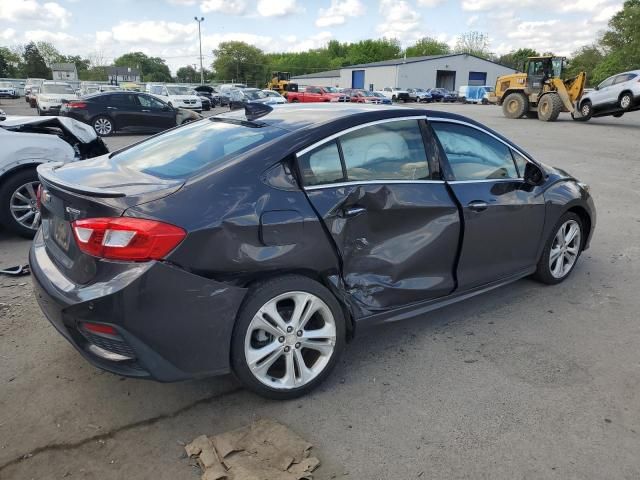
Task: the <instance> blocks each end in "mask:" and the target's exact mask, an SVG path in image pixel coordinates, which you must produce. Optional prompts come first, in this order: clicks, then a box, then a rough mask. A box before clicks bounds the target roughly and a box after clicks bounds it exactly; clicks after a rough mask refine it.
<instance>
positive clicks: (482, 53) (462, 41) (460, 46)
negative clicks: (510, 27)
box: [454, 31, 491, 58]
mask: <svg viewBox="0 0 640 480" xmlns="http://www.w3.org/2000/svg"><path fill="white" fill-rule="evenodd" d="M489 45H490V42H489V36H488V35H487V34H486V33H482V32H475V31H474V32H466V33H463V34H460V35H459V36H458V40H457V42H456V48H455V49H454V51H455V53H468V54H469V55H475V56H476V57H481V58H489V57H490V56H491V53H490V52H489Z"/></svg>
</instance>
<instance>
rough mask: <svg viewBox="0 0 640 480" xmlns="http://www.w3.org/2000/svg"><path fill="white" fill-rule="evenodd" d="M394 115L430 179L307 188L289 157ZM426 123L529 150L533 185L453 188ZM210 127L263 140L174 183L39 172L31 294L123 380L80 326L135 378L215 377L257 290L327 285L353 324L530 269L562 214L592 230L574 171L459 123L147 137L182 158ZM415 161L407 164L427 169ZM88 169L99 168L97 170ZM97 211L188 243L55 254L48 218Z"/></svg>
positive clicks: (84, 171)
mask: <svg viewBox="0 0 640 480" xmlns="http://www.w3.org/2000/svg"><path fill="white" fill-rule="evenodd" d="M407 119H410V121H411V122H416V125H418V126H419V128H418V130H417V131H418V132H419V137H420V140H419V143H418V145H423V148H424V152H425V154H426V158H427V163H428V172H429V173H428V175H426V176H422V177H420V178H412V179H408V180H402V179H397V180H384V179H382V180H352V181H335V182H324V183H319V184H315V185H309V184H307V183H306V180H305V178H306V177H305V172H304V171H303V168H302V167H301V165H300V154H301V152H304V151H308V150H309V149H311V150H312V151H313V149H314V148H316V146H322V145H324V144H325V143H327V142H329V141H330V140H331V139H336V138H337V139H338V140H339V139H340V136H341V135H342V134H343V133H344V132H347V131H352V130H353V129H354V128H355V129H358V128H360V127H363V126H367V125H370V124H376V125H377V124H379V123H381V122H382V123H385V124H386V123H388V122H391V123H393V122H395V121H396V120H397V121H400V120H403V121H407ZM431 121H451V122H458V123H464V124H465V125H470V126H473V127H474V128H477V129H482V130H483V131H485V132H487V133H488V134H490V135H492V136H493V137H495V138H496V139H498V140H499V141H500V142H502V143H503V144H504V145H506V146H507V147H508V148H512V149H515V150H517V151H518V152H519V153H521V154H522V155H524V156H526V160H527V162H530V163H532V164H534V165H535V168H536V169H539V171H540V172H541V175H542V177H543V178H542V180H541V181H540V182H538V184H536V185H532V184H529V183H527V182H525V180H524V179H523V178H514V179H509V180H505V179H489V180H486V181H481V182H461V181H456V177H455V171H454V169H453V168H452V165H451V164H450V163H449V161H448V157H447V154H446V153H445V150H444V149H443V147H442V145H441V142H440V141H439V140H438V137H437V136H436V134H435V133H434V131H433V130H432V128H431V124H430V122H431ZM217 123H220V124H221V125H222V126H220V128H221V129H223V130H224V129H225V128H229V129H230V131H232V132H236V130H238V129H240V130H242V128H247V129H250V130H248V131H249V133H250V134H251V135H264V139H263V140H262V141H259V142H257V143H256V144H255V145H252V146H249V147H247V148H242V149H240V150H238V151H237V152H236V153H234V154H233V155H227V156H223V157H221V159H220V160H219V161H217V160H216V161H213V160H212V161H211V162H210V163H207V164H205V165H204V166H203V167H202V168H197V169H194V170H193V171H192V172H189V173H188V174H184V175H182V174H180V175H178V176H176V175H175V172H176V171H180V169H178V168H177V167H175V168H174V166H173V165H172V164H171V162H169V163H163V164H162V165H163V166H162V168H165V169H166V168H169V167H167V165H169V166H170V167H171V169H170V171H169V173H168V174H167V176H166V177H163V175H164V173H162V172H165V171H164V170H162V172H161V173H158V171H155V173H154V171H151V170H149V169H147V165H146V164H145V166H144V168H142V169H140V171H132V170H131V169H130V163H128V162H129V159H128V157H126V156H121V155H119V154H115V155H113V156H110V157H102V158H99V159H94V160H89V161H88V162H83V163H84V165H83V166H82V167H80V166H78V167H73V166H71V167H69V166H65V167H61V168H59V169H49V170H47V169H45V168H42V169H41V170H40V175H41V180H42V182H43V184H44V186H45V188H47V189H48V191H49V192H50V194H51V197H52V199H51V204H50V205H51V206H50V207H47V206H46V205H45V207H44V209H43V219H44V222H43V228H42V231H41V232H40V233H39V234H38V237H37V239H36V242H35V243H34V246H33V248H32V251H31V261H32V264H34V268H33V274H34V279H35V283H36V284H37V287H36V289H37V292H38V298H39V301H40V303H41V306H42V308H43V311H45V313H46V314H47V316H48V317H49V319H50V320H51V321H52V323H54V325H56V328H58V329H59V330H60V331H61V332H62V333H63V334H64V335H65V337H67V338H68V339H69V340H70V341H71V342H72V343H73V344H74V345H75V346H76V348H78V349H79V350H80V351H81V352H82V354H83V355H84V356H85V357H86V358H88V359H89V360H90V361H92V362H93V363H94V364H96V365H98V366H100V367H101V368H105V369H107V370H112V371H116V372H118V373H120V374H131V372H127V371H123V368H122V366H123V363H117V362H116V363H113V362H111V363H109V362H107V361H105V360H104V359H101V358H97V357H96V356H95V355H94V354H93V353H92V352H91V351H89V350H87V348H88V347H87V341H86V339H84V340H83V338H84V337H82V334H80V333H78V325H79V324H80V323H81V322H82V321H88V320H89V319H91V321H99V322H104V323H108V324H110V325H114V326H115V327H116V328H117V329H118V331H119V332H121V334H122V336H123V337H124V338H125V339H126V340H127V342H128V343H129V345H130V346H131V348H132V350H133V351H134V353H135V357H136V358H135V364H136V365H137V367H138V368H139V370H140V372H142V373H139V374H138V375H137V376H141V377H151V378H156V379H160V380H165V381H168V380H177V379H182V378H189V377H194V376H201V375H210V374H217V373H221V372H225V371H228V370H229V368H230V367H229V365H230V362H229V355H230V341H231V335H232V332H233V326H234V322H235V319H236V315H237V313H238V311H239V310H240V309H241V308H242V305H243V302H244V301H245V299H246V298H247V294H248V292H250V291H251V288H252V286H253V285H254V284H255V283H256V282H261V281H267V280H268V279H270V278H274V277H277V276H280V275H284V274H287V273H298V274H302V275H306V276H308V277H311V278H313V279H314V280H317V281H319V282H321V283H323V284H324V285H326V286H327V287H328V288H329V289H330V290H331V291H332V292H333V294H334V295H335V296H336V298H337V299H338V300H339V302H340V304H341V305H342V307H343V308H344V311H345V313H346V314H347V316H348V318H349V320H350V324H351V325H350V326H351V331H353V330H356V331H357V330H358V329H360V328H362V327H366V326H370V325H374V324H377V323H381V322H389V321H396V320H400V319H404V318H409V317H411V316H415V315H420V314H422V313H425V312H428V311H430V310H433V309H435V308H439V307H441V306H444V305H448V304H451V303H454V302H457V301H460V300H462V299H465V298H469V297H471V296H473V295H477V294H479V293H482V292H484V291H487V290H490V289H492V288H496V287H498V286H500V285H504V284H506V283H509V282H512V281H515V280H517V279H518V278H522V277H523V276H525V275H528V274H530V273H532V272H533V270H534V269H535V264H536V263H537V261H538V258H539V257H540V254H541V251H542V248H543V245H544V241H545V239H546V238H547V236H548V235H549V232H550V231H551V229H552V228H553V226H554V225H555V223H556V222H557V219H558V218H559V217H560V215H562V213H564V212H566V211H567V210H568V209H570V208H579V209H582V211H583V212H584V215H586V216H587V217H588V218H589V222H590V223H589V226H588V231H587V232H585V233H586V234H587V235H586V236H587V238H586V239H585V246H588V243H589V240H590V236H591V232H592V231H593V228H594V227H595V209H594V206H593V201H592V200H591V197H590V196H589V194H588V192H587V191H586V190H585V189H584V188H583V187H581V186H580V185H579V184H578V182H577V181H576V180H575V179H574V178H573V177H571V176H570V175H568V174H566V173H565V172H561V171H558V170H555V169H552V168H550V167H546V166H543V165H541V164H539V163H537V162H535V161H534V160H532V159H531V157H530V156H528V155H527V154H526V153H524V152H522V150H521V149H518V148H517V147H516V146H515V145H513V144H511V143H510V142H509V141H508V140H506V139H504V138H503V137H501V136H500V135H499V134H497V133H495V132H492V131H491V130H489V129H486V127H483V126H481V125H479V124H477V123H476V122H473V121H471V120H469V119H466V118H464V117H461V116H458V115H453V114H444V113H442V112H438V113H437V117H435V116H434V117H432V116H431V112H429V111H426V110H416V109H405V108H384V107H383V108H380V107H376V106H369V105H359V104H342V105H313V104H311V105H298V106H294V107H293V108H291V106H288V105H285V106H282V107H274V109H273V112H271V113H269V114H268V115H266V116H264V117H262V118H259V119H258V120H256V121H251V122H248V121H247V120H246V119H244V117H243V114H242V112H240V111H235V112H231V113H229V114H225V115H224V116H222V117H217V118H216V117H214V119H213V120H208V119H207V120H202V121H200V122H196V123H193V124H190V125H189V126H187V127H181V128H178V129H174V130H172V131H171V132H169V133H167V134H163V135H160V136H157V137H154V138H155V139H160V140H157V141H158V142H161V141H162V139H163V138H169V137H167V135H174V137H173V138H175V139H176V141H178V140H179V139H180V136H181V135H183V136H185V137H189V138H190V142H191V143H190V147H189V149H190V150H189V151H190V152H193V151H195V152H198V151H199V149H200V146H199V144H198V143H197V142H198V141H200V140H197V138H198V135H199V133H198V132H199V131H200V130H202V129H207V128H214V127H211V124H217ZM215 128H218V127H215ZM215 128H214V130H215ZM182 132H184V133H182ZM203 138H204V137H203ZM194 139H196V140H194ZM152 141H154V140H153V139H152V140H151V141H150V142H152ZM202 141H209V140H202ZM420 142H422V143H420ZM145 143H146V142H142V144H140V145H144V144H145ZM227 144H229V142H226V143H225V145H227ZM150 145H153V143H150ZM203 145H204V144H203ZM173 147H174V151H175V152H178V151H179V146H175V145H173ZM215 147H216V146H215V145H214V146H213V147H211V146H209V147H207V148H206V149H204V150H206V151H207V152H213V151H215ZM134 148H136V147H134ZM420 148H422V147H420ZM125 151H126V150H125ZM133 153H134V154H135V152H133ZM175 155H176V158H182V157H180V155H182V154H181V153H175ZM134 156H135V155H134ZM145 158H148V157H145ZM340 158H341V161H342V162H343V165H344V161H343V155H341V157H340ZM123 159H124V160H123ZM192 163H193V162H192ZM423 163H424V162H423ZM423 163H420V162H418V163H416V165H419V166H420V168H427V165H423ZM189 165H190V166H192V164H189ZM343 168H344V166H343ZM416 168H417V167H416ZM101 171H104V172H107V173H108V175H107V176H103V177H101V176H100V172H101ZM392 173H393V172H392ZM169 177H171V178H169ZM69 183H73V184H77V185H79V187H78V188H79V189H81V188H82V185H84V186H85V187H86V188H88V189H89V188H90V189H91V191H93V192H94V193H95V192H96V191H97V192H99V191H101V189H105V190H106V189H108V191H109V192H111V197H109V195H107V196H103V197H102V198H100V197H99V196H95V195H92V194H91V193H90V192H87V194H86V195H79V194H78V192H70V191H69V189H68V187H65V185H68V184H69ZM479 204H483V205H484V207H483V208H481V209H479V208H478V205H479ZM485 204H486V205H485ZM69 209H71V213H70V210H69ZM100 215H105V216H113V215H116V216H119V215H122V216H125V217H134V218H144V219H155V220H160V221H162V222H166V223H169V224H172V225H176V226H178V227H181V228H183V229H184V230H185V231H186V237H185V238H184V240H183V241H182V243H180V244H179V245H178V247H177V248H175V249H174V250H173V251H172V252H170V253H169V254H168V255H167V256H166V258H165V259H164V260H163V261H161V262H149V263H148V264H143V265H144V266H141V264H139V263H135V262H132V263H127V262H112V261H109V260H104V259H94V258H91V259H86V258H83V256H82V255H81V254H80V253H78V252H75V250H74V249H75V247H74V245H73V242H71V244H70V245H68V246H67V249H66V251H64V252H59V251H56V249H57V248H58V247H56V246H55V245H56V244H55V242H51V241H50V237H51V236H52V235H55V233H56V232H55V231H54V230H53V229H52V225H53V224H57V225H60V224H61V225H62V227H61V228H63V229H64V228H70V227H68V226H66V225H68V223H69V222H71V221H73V219H74V218H76V219H77V218H86V217H88V216H100ZM65 262H67V264H68V265H66V266H65ZM76 263H77V264H80V265H84V266H85V268H83V269H82V272H81V273H80V272H78V273H74V271H73V268H74V267H73V266H74V265H75V264H76ZM114 263H117V265H113V264H114ZM117 269H122V270H121V273H120V274H117V273H116V270H117ZM109 278H111V279H112V280H109ZM154 302H155V305H150V304H153V303H154ZM138 322H139V323H138ZM183 329H184V330H187V331H182V330H183ZM79 335H80V337H79ZM163 335H164V336H165V337H163ZM78 338H80V340H78ZM187 350H188V352H187ZM125 363H126V362H125Z"/></svg>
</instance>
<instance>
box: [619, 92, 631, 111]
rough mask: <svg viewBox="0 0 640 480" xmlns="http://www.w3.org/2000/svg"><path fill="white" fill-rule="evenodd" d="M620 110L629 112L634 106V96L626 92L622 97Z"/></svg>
mask: <svg viewBox="0 0 640 480" xmlns="http://www.w3.org/2000/svg"><path fill="white" fill-rule="evenodd" d="M619 103H620V108H622V109H623V110H629V109H630V108H631V105H633V96H632V95H631V93H629V92H625V93H623V94H622V95H621V96H620V102H619Z"/></svg>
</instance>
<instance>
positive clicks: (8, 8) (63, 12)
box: [0, 0, 71, 28]
mask: <svg viewBox="0 0 640 480" xmlns="http://www.w3.org/2000/svg"><path fill="white" fill-rule="evenodd" d="M70 19H71V13H70V12H69V11H68V10H67V9H65V8H64V7H62V6H61V5H60V4H58V3H55V2H45V3H42V4H41V3H39V2H37V1H36V0H2V1H0V20H8V21H10V22H28V23H29V24H30V25H33V23H34V22H35V23H38V24H42V25H47V26H49V27H51V26H54V27H60V28H67V27H68V26H69V20H70Z"/></svg>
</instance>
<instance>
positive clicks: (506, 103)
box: [502, 93, 529, 119]
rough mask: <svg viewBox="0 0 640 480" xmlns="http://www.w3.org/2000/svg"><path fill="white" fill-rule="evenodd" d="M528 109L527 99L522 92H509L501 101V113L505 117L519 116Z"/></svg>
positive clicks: (514, 117) (513, 117)
mask: <svg viewBox="0 0 640 480" xmlns="http://www.w3.org/2000/svg"><path fill="white" fill-rule="evenodd" d="M528 110H529V99H528V98H527V97H525V96H524V95H523V94H522V93H510V94H509V95H507V96H506V97H505V99H504V100H503V102H502V113H503V114H504V116H505V117H507V118H512V119H516V118H521V117H522V116H523V115H524V114H525V112H527V111H528Z"/></svg>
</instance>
